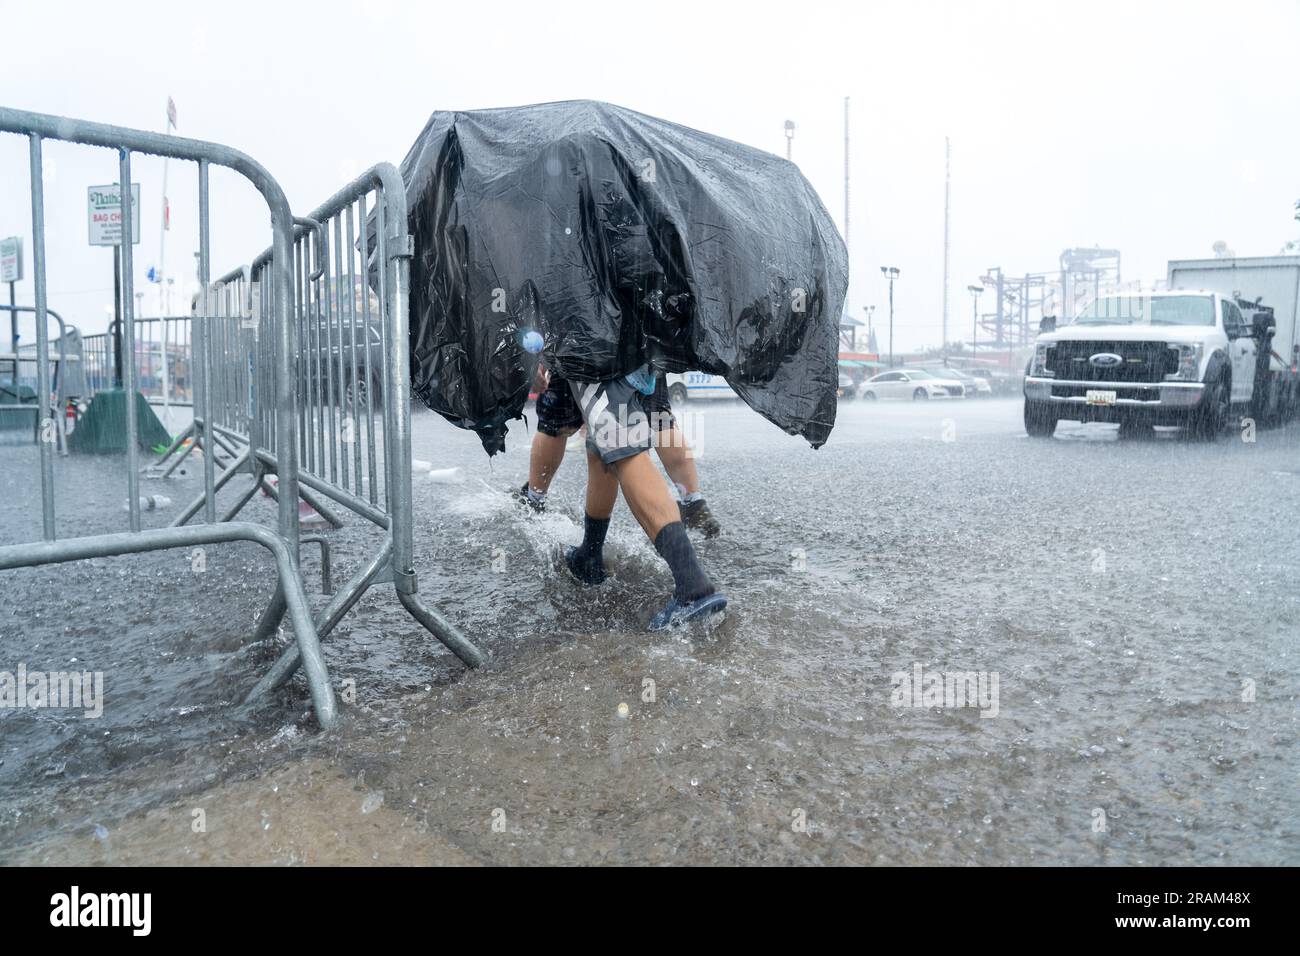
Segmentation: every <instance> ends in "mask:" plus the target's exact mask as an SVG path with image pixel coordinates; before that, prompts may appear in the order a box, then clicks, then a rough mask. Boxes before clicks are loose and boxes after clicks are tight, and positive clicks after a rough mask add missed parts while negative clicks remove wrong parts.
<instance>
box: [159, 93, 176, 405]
mask: <svg viewBox="0 0 1300 956" xmlns="http://www.w3.org/2000/svg"><path fill="white" fill-rule="evenodd" d="M175 127H176V104H175V103H173V102H172V98H171V97H170V96H169V97H167V126H166V129H165V132H167V133H170V132H171V131H172V130H173V129H174V128H175ZM170 213H171V210H170V209H168V208H167V157H166V156H164V157H163V181H162V228H161V229H160V230H158V312H159V317H158V321H159V324H161V326H162V328H161V329H160V330H159V335H158V341H159V348H161V349H162V356H161V359H162V403H163V422H164V423H165V425H166V428H167V429H168V431H170V430H171V427H172V425H171V400H170V397H169V394H168V393H169V392H170V391H171V382H170V378H171V376H170V375H169V374H168V368H167V364H168V362H167V358H168V356H167V314H168V312H169V311H170V308H169V307H170V305H171V303H169V302H168V301H167V299H168V296H167V269H166V262H167V231H168V229H169V228H170V227H171V223H170V221H169V220H170V218H171V216H170Z"/></svg>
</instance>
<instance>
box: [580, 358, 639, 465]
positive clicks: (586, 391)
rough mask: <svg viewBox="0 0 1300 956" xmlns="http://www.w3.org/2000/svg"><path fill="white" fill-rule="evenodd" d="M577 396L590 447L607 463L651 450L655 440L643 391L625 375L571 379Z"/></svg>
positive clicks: (589, 448) (610, 463)
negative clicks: (595, 381)
mask: <svg viewBox="0 0 1300 956" xmlns="http://www.w3.org/2000/svg"><path fill="white" fill-rule="evenodd" d="M569 388H570V389H571V390H572V391H573V400H574V401H575V402H577V404H578V408H579V410H580V411H581V412H582V420H583V421H584V422H585V423H586V425H587V451H589V452H594V453H595V454H597V455H599V456H600V460H601V461H603V462H604V463H605V464H607V465H612V464H614V462H616V461H622V460H623V459H624V458H631V457H633V456H634V455H639V454H641V452H643V451H649V450H650V446H651V445H652V444H653V441H654V439H653V437H652V433H653V431H652V429H651V427H650V426H651V423H650V418H649V416H648V415H647V414H646V412H645V409H644V408H643V407H642V404H641V393H640V392H638V391H637V390H636V389H635V388H633V387H632V385H631V384H630V383H629V382H628V381H627V379H625V378H616V379H614V380H613V381H609V382H601V383H599V384H592V383H589V382H569Z"/></svg>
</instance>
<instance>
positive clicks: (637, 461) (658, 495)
mask: <svg viewBox="0 0 1300 956" xmlns="http://www.w3.org/2000/svg"><path fill="white" fill-rule="evenodd" d="M597 460H599V459H597ZM614 470H615V471H616V472H617V473H618V485H619V487H621V488H622V489H623V497H624V498H626V499H627V504H628V507H629V508H631V509H632V514H633V516H635V518H636V520H637V523H638V524H639V525H641V529H642V530H643V531H645V533H646V535H647V536H648V537H649V538H650V540H651V541H653V540H655V538H656V537H657V536H658V535H659V532H660V531H662V530H663V529H664V526H665V525H668V524H671V523H673V522H674V521H681V520H682V516H681V512H680V511H679V510H678V509H677V502H675V501H673V499H672V496H671V495H669V494H668V488H667V487H666V486H665V485H664V482H663V479H662V478H660V477H659V470H658V469H657V468H655V466H654V464H653V463H652V462H651V461H650V456H649V455H644V454H642V455H633V456H632V457H631V458H624V459H623V460H622V461H620V462H616V463H615V464H614ZM588 480H589V481H590V478H589V479H588ZM588 494H590V485H588ZM610 508H611V510H612V509H613V503H612V502H611V503H610Z"/></svg>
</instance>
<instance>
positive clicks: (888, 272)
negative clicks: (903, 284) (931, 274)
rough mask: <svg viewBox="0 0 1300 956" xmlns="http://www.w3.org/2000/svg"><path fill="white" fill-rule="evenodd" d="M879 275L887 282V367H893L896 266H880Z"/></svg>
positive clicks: (897, 271)
mask: <svg viewBox="0 0 1300 956" xmlns="http://www.w3.org/2000/svg"><path fill="white" fill-rule="evenodd" d="M880 274H881V275H883V276H884V277H885V278H887V279H888V280H889V367H890V368H893V367H894V280H895V279H897V278H898V276H899V269H898V267H897V266H881V267H880Z"/></svg>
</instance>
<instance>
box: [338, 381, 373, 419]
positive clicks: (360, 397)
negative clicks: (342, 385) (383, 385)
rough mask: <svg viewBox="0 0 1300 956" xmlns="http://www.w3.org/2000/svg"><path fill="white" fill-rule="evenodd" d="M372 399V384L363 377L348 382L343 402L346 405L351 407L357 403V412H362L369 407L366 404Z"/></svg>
mask: <svg viewBox="0 0 1300 956" xmlns="http://www.w3.org/2000/svg"><path fill="white" fill-rule="evenodd" d="M369 397H370V384H369V383H368V382H367V381H366V380H365V378H363V377H358V378H356V379H355V380H353V381H351V382H348V386H347V388H346V389H345V390H344V392H343V401H344V403H345V405H347V406H349V407H350V406H351V405H352V404H353V402H354V401H355V403H356V406H357V410H358V411H360V410H362V409H364V408H366V407H367V405H366V403H367V401H368V400H369Z"/></svg>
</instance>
